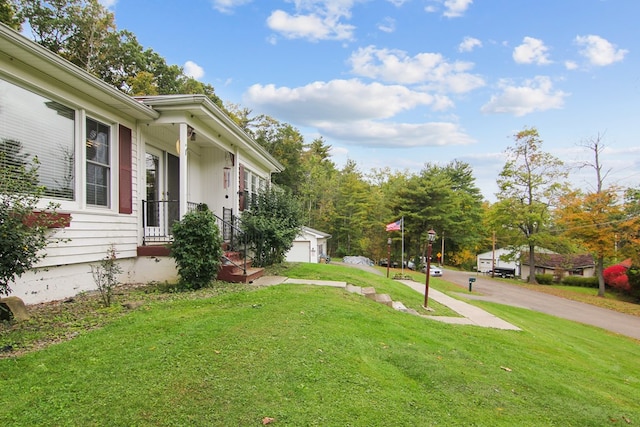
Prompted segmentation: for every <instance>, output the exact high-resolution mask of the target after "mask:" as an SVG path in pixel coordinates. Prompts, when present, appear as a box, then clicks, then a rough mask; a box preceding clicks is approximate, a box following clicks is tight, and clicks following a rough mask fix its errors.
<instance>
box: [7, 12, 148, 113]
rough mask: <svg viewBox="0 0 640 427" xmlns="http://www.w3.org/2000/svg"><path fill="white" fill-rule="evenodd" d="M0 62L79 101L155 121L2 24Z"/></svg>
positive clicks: (126, 99)
mask: <svg viewBox="0 0 640 427" xmlns="http://www.w3.org/2000/svg"><path fill="white" fill-rule="evenodd" d="M3 56H4V58H3ZM0 58H1V60H3V61H4V60H6V61H11V62H13V63H14V64H15V65H16V66H18V67H19V68H21V69H22V68H24V69H25V70H29V71H30V72H32V73H33V74H36V75H37V74H40V75H42V76H43V77H45V78H47V79H48V80H51V81H52V82H58V83H59V85H60V86H62V87H64V88H65V90H67V91H69V92H70V93H71V92H80V93H81V94H82V96H83V97H89V98H93V99H94V100H95V101H96V102H97V103H100V104H102V105H103V106H106V107H108V108H110V109H112V110H114V111H117V112H120V113H121V114H124V115H126V116H128V117H131V118H133V119H136V120H151V119H155V118H157V117H158V113H157V112H156V111H154V110H153V109H152V108H149V107H148V106H146V105H144V104H142V103H140V102H138V101H136V100H135V99H134V98H132V97H130V96H129V95H127V94H125V93H122V92H121V91H119V90H118V89H116V88H115V87H113V86H111V85H109V84H108V83H105V82H103V81H102V80H100V79H99V78H97V77H95V76H93V75H91V74H89V73H88V72H86V71H85V70H83V69H81V68H80V67H78V66H76V65H75V64H73V63H71V62H69V61H67V60H66V59H64V58H62V57H61V56H59V55H57V54H55V53H53V52H51V51H49V50H48V49H46V48H44V47H42V46H40V45H39V44H38V43H35V42H34V41H33V40H30V39H28V38H26V37H25V36H23V35H22V34H20V33H18V32H17V31H15V30H12V29H11V28H9V27H8V26H6V25H4V24H0Z"/></svg>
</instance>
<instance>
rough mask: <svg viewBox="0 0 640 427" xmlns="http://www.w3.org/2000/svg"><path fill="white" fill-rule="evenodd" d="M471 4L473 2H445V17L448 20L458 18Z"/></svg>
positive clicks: (469, 0) (470, 0) (452, 0)
mask: <svg viewBox="0 0 640 427" xmlns="http://www.w3.org/2000/svg"><path fill="white" fill-rule="evenodd" d="M471 3H473V0H445V1H444V7H445V11H444V13H443V15H444V16H446V17H447V18H458V17H460V16H462V15H463V14H464V13H465V12H466V11H467V9H468V8H469V6H471Z"/></svg>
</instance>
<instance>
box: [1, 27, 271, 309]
mask: <svg viewBox="0 0 640 427" xmlns="http://www.w3.org/2000/svg"><path fill="white" fill-rule="evenodd" d="M0 140H2V141H3V144H2V145H0V148H2V147H3V146H4V141H7V140H10V141H18V142H20V143H21V144H22V148H23V154H27V155H28V156H29V158H32V157H35V156H37V157H38V159H39V160H40V163H41V165H40V169H39V175H40V176H39V177H40V181H41V184H42V185H43V186H45V188H46V191H45V194H46V196H45V198H44V199H43V200H42V202H43V203H42V206H45V204H46V202H48V201H54V202H57V203H59V204H60V209H59V211H60V212H61V213H63V214H64V215H65V216H66V217H67V218H69V221H68V223H67V224H65V225H66V227H64V228H59V229H56V230H55V231H54V233H55V235H56V236H57V237H62V238H64V239H68V242H67V243H58V244H51V245H49V246H48V247H47V249H46V257H45V258H44V259H43V260H42V261H41V262H40V263H39V264H38V267H39V269H38V270H37V271H34V272H29V273H27V274H25V275H23V276H22V277H21V278H20V279H19V280H18V281H17V283H15V284H13V285H12V286H11V287H12V289H13V293H12V294H13V295H15V296H18V297H20V298H22V299H23V300H24V301H25V302H26V303H37V302H41V301H47V300H53V299H60V298H66V297H70V296H73V295H75V294H77V293H78V292H82V291H87V290H93V289H95V288H96V285H95V283H94V281H93V277H92V274H91V268H90V266H91V265H96V264H98V263H99V261H100V260H102V259H103V258H104V257H105V256H106V254H107V249H108V248H109V246H110V245H114V246H115V250H116V254H117V258H118V259H119V261H120V264H121V267H122V268H123V271H124V274H123V275H122V276H121V281H126V282H148V281H165V280H169V281H170V280H174V279H175V278H176V277H177V273H176V269H175V263H174V261H173V259H172V258H169V257H167V255H168V249H167V247H166V244H167V243H170V242H171V240H172V236H171V224H172V223H173V221H175V220H177V219H179V218H181V217H182V216H183V215H184V214H185V213H186V212H188V210H189V209H192V208H193V207H195V206H197V205H198V204H202V203H205V204H207V206H208V207H209V209H210V210H211V211H212V212H213V213H214V214H215V215H216V216H217V217H218V218H219V219H218V222H219V226H220V228H221V230H222V232H223V238H224V240H225V241H229V240H230V239H231V238H232V234H233V233H232V228H231V224H234V223H235V219H236V217H237V216H238V215H239V214H240V213H241V212H242V210H243V209H244V208H245V207H246V206H247V205H248V202H249V200H250V198H251V197H254V196H255V195H256V194H257V192H258V191H259V190H260V189H263V188H265V187H266V186H267V185H268V184H269V183H270V181H271V174H272V173H277V172H280V171H282V169H283V167H282V165H281V164H280V163H278V162H277V161H276V160H275V159H274V158H273V157H272V156H271V155H269V154H268V153H267V152H266V151H265V150H264V149H263V148H262V147H261V146H260V145H258V144H257V143H256V142H255V141H253V140H252V139H251V138H250V137H249V136H248V135H247V134H246V133H245V132H243V131H242V130H241V129H240V128H239V127H238V126H237V125H236V124H235V123H234V122H233V121H232V120H231V119H230V118H229V117H228V116H227V115H226V114H225V113H224V112H223V111H221V110H220V109H219V108H218V107H216V106H215V105H214V104H213V103H212V102H211V101H210V100H209V99H208V98H207V97H206V96H204V95H173V96H152V97H139V98H132V97H129V96H127V95H125V94H123V93H122V92H120V91H118V90H117V89H115V88H113V87H111V86H110V85H108V84H106V83H104V82H103V81H101V80H99V79H97V78H95V77H93V76H92V75H90V74H88V73H86V72H85V71H83V70H82V69H80V68H78V67H76V66H75V65H73V64H71V63H70V62H68V61H66V60H64V59H62V58H61V57H59V56H58V55H55V54H53V53H52V52H50V51H48V50H47V49H45V48H43V47H41V46H40V45H38V44H36V43H34V42H33V41H31V40H29V39H27V38H25V37H24V36H22V35H21V34H19V33H17V32H15V31H13V30H11V29H10V28H8V27H6V26H5V25H2V24H0ZM0 167H2V165H0Z"/></svg>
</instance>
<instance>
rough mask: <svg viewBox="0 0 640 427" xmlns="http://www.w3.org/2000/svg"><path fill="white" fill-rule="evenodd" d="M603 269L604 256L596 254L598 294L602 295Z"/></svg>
mask: <svg viewBox="0 0 640 427" xmlns="http://www.w3.org/2000/svg"><path fill="white" fill-rule="evenodd" d="M603 270H604V257H603V256H602V255H600V256H598V261H596V274H597V275H598V296H599V297H604V275H603V274H602V272H603Z"/></svg>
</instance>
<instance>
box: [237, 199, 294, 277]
mask: <svg viewBox="0 0 640 427" xmlns="http://www.w3.org/2000/svg"><path fill="white" fill-rule="evenodd" d="M240 220H241V223H242V230H243V232H244V233H246V235H247V236H248V240H249V242H250V246H251V250H252V251H253V254H254V264H255V265H257V266H260V267H264V266H268V265H273V264H278V263H280V262H282V261H284V256H285V254H286V253H287V251H288V250H289V249H291V247H292V245H293V240H294V239H295V238H296V236H297V235H298V233H299V231H300V228H301V226H302V223H301V221H302V210H301V207H300V203H299V202H298V200H296V198H295V197H294V196H293V195H292V194H291V193H290V192H287V191H284V190H281V189H276V188H274V187H269V188H267V189H266V190H264V191H262V192H260V193H258V196H257V197H255V198H253V199H252V200H251V205H250V207H249V209H248V210H245V211H244V212H242V217H241V218H240Z"/></svg>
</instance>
